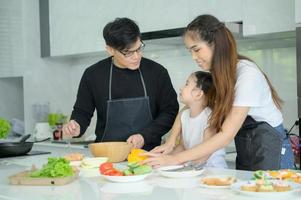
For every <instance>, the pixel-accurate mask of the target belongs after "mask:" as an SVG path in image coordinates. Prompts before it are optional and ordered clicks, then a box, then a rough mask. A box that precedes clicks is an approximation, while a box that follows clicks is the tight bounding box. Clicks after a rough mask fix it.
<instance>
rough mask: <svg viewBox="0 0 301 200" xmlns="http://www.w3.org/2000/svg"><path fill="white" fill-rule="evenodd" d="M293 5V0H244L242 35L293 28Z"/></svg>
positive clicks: (290, 29)
mask: <svg viewBox="0 0 301 200" xmlns="http://www.w3.org/2000/svg"><path fill="white" fill-rule="evenodd" d="M299 1H300V0H299ZM294 6H295V2H294V0H286V1H283V0H244V1H243V34H244V36H250V35H259V34H265V33H276V32H283V31H292V30H295V19H294V14H293V13H294V9H295V8H294Z"/></svg>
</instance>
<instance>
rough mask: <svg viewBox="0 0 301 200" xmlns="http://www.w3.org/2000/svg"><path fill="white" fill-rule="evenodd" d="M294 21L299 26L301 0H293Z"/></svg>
mask: <svg viewBox="0 0 301 200" xmlns="http://www.w3.org/2000/svg"><path fill="white" fill-rule="evenodd" d="M295 21H296V23H298V25H297V26H301V0H295Z"/></svg>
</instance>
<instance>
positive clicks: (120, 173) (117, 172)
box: [109, 170, 123, 176]
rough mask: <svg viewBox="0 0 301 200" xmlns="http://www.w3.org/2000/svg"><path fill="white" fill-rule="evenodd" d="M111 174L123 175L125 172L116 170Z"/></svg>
mask: <svg viewBox="0 0 301 200" xmlns="http://www.w3.org/2000/svg"><path fill="white" fill-rule="evenodd" d="M109 176H123V173H122V172H121V171H118V170H116V171H114V172H112V173H111V174H110V175H109Z"/></svg>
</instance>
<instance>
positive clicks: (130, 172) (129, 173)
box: [123, 169, 133, 176]
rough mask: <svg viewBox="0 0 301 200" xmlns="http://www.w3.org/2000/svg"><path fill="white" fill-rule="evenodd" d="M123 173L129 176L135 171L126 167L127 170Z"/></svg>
mask: <svg viewBox="0 0 301 200" xmlns="http://www.w3.org/2000/svg"><path fill="white" fill-rule="evenodd" d="M123 174H124V175H125V176H129V175H133V172H132V171H131V170H130V169H126V170H124V171H123Z"/></svg>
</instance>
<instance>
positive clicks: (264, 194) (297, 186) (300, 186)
mask: <svg viewBox="0 0 301 200" xmlns="http://www.w3.org/2000/svg"><path fill="white" fill-rule="evenodd" d="M283 182H284V183H286V184H289V185H290V186H291V188H292V189H291V190H290V191H286V192H249V191H243V190H241V189H240V188H241V186H242V185H246V184H248V183H254V181H241V182H237V183H234V184H233V185H231V187H230V188H231V189H232V190H233V191H235V192H238V193H241V194H244V195H248V196H253V197H258V198H260V197H261V198H267V197H270V198H272V197H274V198H275V199H277V198H278V197H279V195H281V196H282V195H288V194H291V193H294V192H296V191H300V190H301V184H298V183H294V182H287V181H283Z"/></svg>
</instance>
